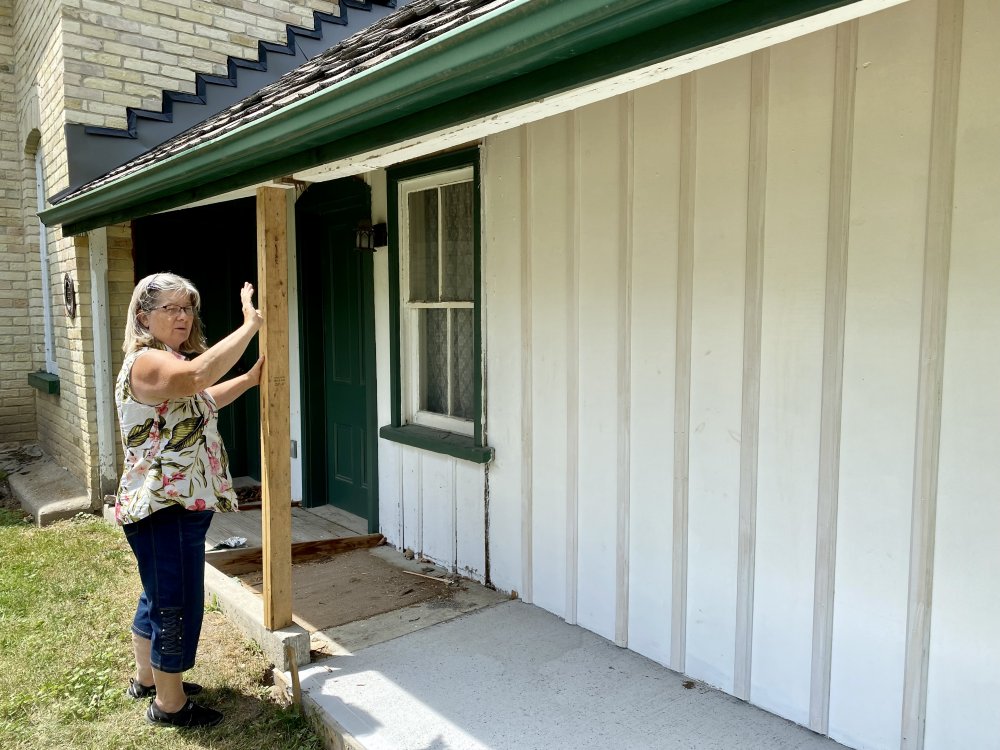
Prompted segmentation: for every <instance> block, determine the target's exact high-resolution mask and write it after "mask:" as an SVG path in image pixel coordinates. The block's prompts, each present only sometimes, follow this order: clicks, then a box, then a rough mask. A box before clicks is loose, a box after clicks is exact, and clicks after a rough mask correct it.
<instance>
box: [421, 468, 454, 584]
mask: <svg viewBox="0 0 1000 750" xmlns="http://www.w3.org/2000/svg"><path fill="white" fill-rule="evenodd" d="M454 465H455V459H454V458H451V457H450V456H443V455H441V454H439V453H430V452H428V451H423V452H422V453H421V456H420V479H421V483H422V486H421V494H422V497H423V504H422V505H423V507H422V510H423V514H422V516H421V521H422V522H423V528H422V538H423V545H422V546H421V548H420V552H421V553H422V554H423V555H424V556H425V557H428V558H430V559H431V560H433V561H434V562H436V563H438V564H439V565H444V566H445V567H448V568H450V567H452V565H453V563H454V559H455V558H454V552H455V510H454V509H455V482H454Z"/></svg>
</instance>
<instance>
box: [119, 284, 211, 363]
mask: <svg viewBox="0 0 1000 750" xmlns="http://www.w3.org/2000/svg"><path fill="white" fill-rule="evenodd" d="M178 292H180V293H183V294H186V295H188V299H189V300H190V301H191V306H192V307H194V321H193V322H192V324H191V334H190V335H189V336H188V337H187V341H185V342H184V343H183V344H181V348H180V351H181V352H182V353H184V354H195V353H200V352H203V351H205V350H206V349H207V348H208V345H207V344H206V343H205V331H204V329H203V328H202V325H201V295H200V294H198V290H197V289H196V288H195V286H194V284H192V283H191V282H190V281H188V280H187V279H185V278H184V277H183V276H178V275H177V274H174V273H154V274H152V275H151V276H147V277H146V278H144V279H142V280H141V281H140V282H139V283H138V284H136V285H135V289H134V290H133V292H132V301H131V302H129V303H128V318H127V319H126V321H125V340H124V341H123V342H122V351H124V352H125V354H126V355H128V354H131V353H132V352H134V351H137V350H139V349H142V348H143V347H147V346H151V347H153V348H154V349H164V348H165V346H164V344H163V342H161V341H158V340H157V339H156V338H154V336H153V334H151V333H150V332H149V329H148V328H146V326H144V325H143V324H142V323H141V322H140V321H139V313H141V312H144V313H146V314H149V313H150V312H152V311H153V309H154V308H155V307H156V306H157V305H158V304H159V303H160V299H161V298H162V297H163V295H172V294H175V293H178Z"/></svg>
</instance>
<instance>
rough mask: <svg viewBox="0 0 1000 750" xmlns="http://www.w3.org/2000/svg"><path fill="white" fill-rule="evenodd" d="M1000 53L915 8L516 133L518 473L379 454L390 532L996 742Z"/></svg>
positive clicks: (848, 716)
mask: <svg viewBox="0 0 1000 750" xmlns="http://www.w3.org/2000/svg"><path fill="white" fill-rule="evenodd" d="M997 39H1000V6H998V4H997V3H995V2H993V1H992V0H967V2H964V3H963V2H960V1H959V0H941V2H940V3H938V2H935V1H934V0H911V2H907V3H904V4H903V5H900V6H897V7H895V8H891V9H889V10H886V11H883V12H881V13H876V14H874V15H871V16H868V17H864V18H862V19H860V20H858V21H852V22H849V23H847V24H844V25H842V26H840V27H837V28H833V29H828V30H825V31H821V32H817V33H814V34H811V35H809V36H805V37H802V38H799V39H796V40H794V41H791V42H787V43H784V44H782V45H779V46H776V47H773V48H770V49H767V50H762V51H760V52H755V53H753V54H752V55H749V56H746V57H742V58H738V59H735V60H731V61H729V62H725V63H722V64H719V65H715V66H712V67H710V68H706V69H704V70H700V71H697V72H695V73H692V74H688V75H686V76H684V77H681V78H676V79H671V80H667V81H664V82H661V83H658V84H655V85H653V86H649V87H646V88H642V89H639V90H636V91H634V92H632V93H630V94H626V95H621V96H617V97H614V98H611V99H608V100H605V101H602V102H598V103H596V104H593V105H589V106H587V107H585V108H582V109H578V110H574V111H571V112H567V113H564V114H560V115H556V116H553V117H550V118H548V119H545V120H542V121H539V122H535V123H532V124H529V125H525V126H522V127H519V128H517V129H514V130H510V131H507V132H504V133H500V134H497V135H494V136H490V137H488V138H487V139H486V140H485V141H484V143H483V148H482V177H483V182H482V196H483V235H482V237H483V247H482V272H483V276H482V289H483V304H484V331H483V341H484V358H485V382H486V388H485V394H484V401H485V405H486V406H485V408H486V415H487V417H486V425H487V435H488V441H489V444H490V445H491V446H492V447H493V448H494V449H495V451H496V459H495V460H494V461H493V462H492V463H491V464H490V465H489V466H488V467H486V468H485V469H484V468H483V467H479V466H474V465H472V464H468V463H466V462H462V461H458V460H453V459H447V458H441V457H434V456H431V455H429V454H426V453H423V452H421V451H418V450H415V449H410V448H406V447H402V446H396V445H392V444H389V443H386V442H385V441H380V450H379V462H380V493H381V502H380V512H381V516H382V526H383V530H384V533H386V535H387V536H388V537H389V538H390V541H391V542H393V543H394V544H397V545H399V546H410V547H413V548H414V549H418V550H421V551H423V553H424V554H427V555H428V556H429V557H433V558H434V559H436V560H439V561H444V562H446V563H448V564H450V565H452V566H453V567H456V568H458V569H460V570H473V571H476V573H477V575H478V577H480V578H482V576H483V573H484V571H485V570H486V569H487V565H488V570H489V580H490V582H491V583H493V584H495V585H496V586H497V587H499V588H501V589H504V590H510V591H517V592H518V593H519V594H520V595H521V596H522V597H523V598H524V599H526V600H527V601H530V602H533V603H534V604H537V605H538V606H541V607H543V608H545V609H547V610H549V611H551V612H554V613H556V614H558V615H560V616H561V617H564V618H565V619H566V620H567V621H568V622H571V623H578V624H580V625H581V626H583V627H585V628H587V629H590V630H592V631H594V632H596V633H599V634H600V635H602V636H604V637H606V638H608V639H611V640H614V641H615V642H617V643H619V644H620V645H622V646H627V647H628V648H630V649H633V650H635V651H637V652H639V653H641V654H644V655H646V656H648V657H649V658H651V659H654V660H655V661H657V662H659V663H661V664H664V665H667V666H669V667H671V668H674V669H677V670H679V671H682V672H684V673H685V674H688V675H691V676H692V677H694V678H697V679H700V680H703V681H705V682H707V683H709V684H712V685H714V686H717V687H719V688H721V689H723V690H725V691H727V692H730V693H733V694H734V695H737V696H739V697H742V698H745V699H747V700H749V701H751V702H752V703H754V704H757V705H759V706H761V707H763V708H765V709H767V710H770V711H773V712H775V713H777V714H779V715H781V716H784V717H787V718H789V719H791V720H793V721H796V722H799V723H801V724H804V725H807V726H810V727H812V728H813V729H815V730H817V731H819V732H823V733H827V734H829V735H830V736H832V737H833V738H834V739H837V740H839V741H841V742H844V743H845V744H847V745H849V746H852V747H857V748H880V749H881V748H899V747H902V748H919V747H926V748H954V747H962V748H989V747H997V741H996V737H997V736H1000V718H998V716H1000V713H998V712H997V711H996V710H995V696H996V695H997V694H998V692H1000V677H998V675H1000V639H998V638H997V636H996V634H997V633H1000V588H998V584H997V579H996V576H995V574H994V573H993V571H996V570H997V569H1000V545H998V544H997V543H996V540H997V539H998V538H1000V502H998V493H1000V474H998V470H997V469H996V466H997V462H996V461H995V460H994V459H993V457H994V456H995V455H996V454H997V453H998V451H1000V438H998V437H997V435H998V430H997V429H996V425H997V424H1000V395H998V393H1000V389H998V388H997V385H996V384H997V383H998V382H1000V358H998V356H997V355H996V349H997V347H996V345H995V344H996V342H997V341H998V340H1000V294H998V293H997V290H998V289H1000V260H998V258H1000V247H998V245H1000V239H998V238H1000V212H997V211H996V209H995V202H996V196H997V195H1000V177H998V175H1000V104H998V102H1000V84H998V78H997V76H996V73H995V71H997V70H1000V45H997V44H996V40H997ZM379 273H382V274H384V269H383V270H382V271H379V270H378V261H377V278H376V287H377V289H381V290H383V292H382V293H383V294H384V290H385V289H386V288H387V284H386V283H385V281H384V279H382V280H381V281H380V279H379V276H378V274H379ZM383 299H384V298H383ZM378 326H379V329H380V334H379V335H380V351H381V352H382V353H381V354H380V365H379V375H380V393H381V395H380V418H381V417H382V416H386V417H387V415H383V414H382V412H383V411H384V410H385V408H386V407H385V405H386V404H387V403H388V389H387V387H385V386H383V385H382V383H384V382H387V380H388V371H387V355H385V353H384V352H385V346H386V335H387V334H386V333H385V331H386V329H387V323H386V322H385V321H384V320H381V319H380V322H379V323H378ZM383 376H384V377H383ZM382 391H384V393H382ZM387 421H388V419H387V418H386V419H384V420H382V421H381V423H382V424H384V423H386V422H387ZM484 533H485V534H488V540H484V539H483V537H482V536H479V537H476V534H480V535H482V534H484ZM487 541H488V550H489V560H488V562H487V561H486V560H485V557H484V556H485V549H486V548H487Z"/></svg>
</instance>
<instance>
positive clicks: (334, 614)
mask: <svg viewBox="0 0 1000 750" xmlns="http://www.w3.org/2000/svg"><path fill="white" fill-rule="evenodd" d="M427 570H428V571H433V570H434V569H433V568H431V567H429V566H428V568H427ZM239 578H240V580H241V581H242V582H243V583H244V585H246V586H249V587H250V588H251V589H253V590H254V591H256V592H257V593H261V591H262V589H263V578H264V576H263V573H261V572H254V573H245V574H243V575H241V576H239ZM292 591H293V592H294V594H293V597H294V598H293V600H292V611H293V612H294V620H295V622H296V623H298V624H299V625H300V626H302V627H303V628H305V629H306V630H308V631H310V632H315V631H317V630H326V629H327V628H332V627H336V626H337V625H343V624H344V623H348V622H355V621H357V620H364V619H366V618H368V617H373V616H374V615H380V614H382V613H383V612H391V611H392V610H395V609H400V608H402V607H408V606H410V605H411V604H416V603H417V602H423V601H428V600H430V599H437V600H441V601H443V600H446V599H451V597H452V596H453V594H454V589H453V587H452V586H450V585H448V584H446V583H440V582H438V581H431V580H428V579H426V578H420V577H419V576H414V575H409V574H407V573H405V572H403V571H402V570H401V569H400V568H397V567H396V566H395V565H392V564H390V563H387V562H386V561H385V560H382V559H380V558H379V557H376V556H375V555H373V554H372V553H371V552H369V551H368V550H366V549H359V550H354V551H353V552H342V553H340V554H337V555H334V556H333V557H331V558H330V559H328V560H322V561H319V562H309V563H299V564H296V565H293V566H292Z"/></svg>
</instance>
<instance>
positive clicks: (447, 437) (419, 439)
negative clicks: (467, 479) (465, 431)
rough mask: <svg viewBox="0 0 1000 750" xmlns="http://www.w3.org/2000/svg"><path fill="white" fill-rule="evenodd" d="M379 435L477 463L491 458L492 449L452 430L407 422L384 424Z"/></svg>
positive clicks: (414, 446) (485, 461) (396, 441)
mask: <svg viewBox="0 0 1000 750" xmlns="http://www.w3.org/2000/svg"><path fill="white" fill-rule="evenodd" d="M378 434H379V437H382V438H385V439H386V440H391V441H392V442H394V443H402V444H403V445H409V446H412V447H413V448H422V449H423V450H428V451H432V452H434V453H443V454H445V455H446V456H454V457H455V458H461V459H464V460H466V461H472V462H473V463H477V464H486V463H489V462H490V461H492V460H493V449H492V448H490V447H489V446H487V445H475V444H474V443H473V440H472V438H470V437H469V436H468V435H456V434H455V433H454V432H445V431H444V430H432V429H431V428H430V427H424V426H422V425H418V424H407V425H403V426H402V427H393V426H392V425H386V426H385V427H381V428H379V431H378Z"/></svg>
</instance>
